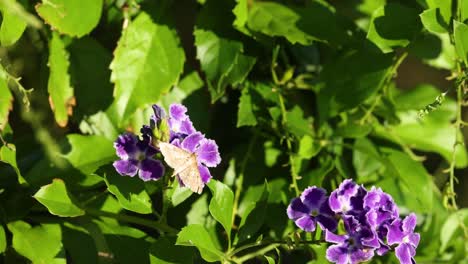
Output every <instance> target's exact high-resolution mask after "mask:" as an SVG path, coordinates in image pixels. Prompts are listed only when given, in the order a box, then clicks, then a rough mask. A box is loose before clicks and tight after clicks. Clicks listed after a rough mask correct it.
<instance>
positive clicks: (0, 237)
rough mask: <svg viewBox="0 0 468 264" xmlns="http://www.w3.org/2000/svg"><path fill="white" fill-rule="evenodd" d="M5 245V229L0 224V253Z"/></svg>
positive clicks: (3, 250)
mask: <svg viewBox="0 0 468 264" xmlns="http://www.w3.org/2000/svg"><path fill="white" fill-rule="evenodd" d="M6 246H7V241H6V236H5V229H3V226H1V225H0V254H2V253H3V252H5V249H6Z"/></svg>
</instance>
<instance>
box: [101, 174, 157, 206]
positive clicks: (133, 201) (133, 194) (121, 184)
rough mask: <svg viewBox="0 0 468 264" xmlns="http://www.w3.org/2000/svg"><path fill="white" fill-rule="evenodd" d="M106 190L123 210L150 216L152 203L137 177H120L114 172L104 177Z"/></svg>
mask: <svg viewBox="0 0 468 264" xmlns="http://www.w3.org/2000/svg"><path fill="white" fill-rule="evenodd" d="M105 181H106V185H107V189H108V190H109V192H110V193H112V194H113V195H115V197H117V200H118V201H119V203H120V205H122V207H123V208H125V209H127V210H130V211H133V212H137V213H140V214H150V213H151V212H152V211H153V210H152V203H151V199H150V197H149V195H148V193H147V192H146V190H145V185H144V183H143V181H142V180H140V179H139V178H138V177H134V178H132V177H128V176H121V175H118V174H117V173H115V172H112V173H109V174H107V175H106V177H105Z"/></svg>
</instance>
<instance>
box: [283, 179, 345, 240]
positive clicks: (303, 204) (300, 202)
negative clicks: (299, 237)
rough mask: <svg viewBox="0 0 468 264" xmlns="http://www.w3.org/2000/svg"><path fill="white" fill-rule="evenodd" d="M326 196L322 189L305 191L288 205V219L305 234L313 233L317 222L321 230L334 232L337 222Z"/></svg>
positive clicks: (313, 187) (312, 188)
mask: <svg viewBox="0 0 468 264" xmlns="http://www.w3.org/2000/svg"><path fill="white" fill-rule="evenodd" d="M326 194H327V192H326V191H325V190H324V189H322V188H318V187H315V186H312V187H309V188H307V189H305V190H304V192H302V194H301V196H300V197H298V198H294V199H293V200H292V201H291V204H289V206H288V209H287V213H288V217H289V218H290V219H292V220H294V222H295V223H296V225H297V226H298V227H299V228H300V229H302V230H304V231H307V232H312V231H314V230H315V228H316V225H317V222H318V223H319V225H320V227H321V228H322V229H323V230H325V229H328V230H332V231H334V230H335V229H336V227H337V221H336V219H335V216H334V213H333V212H332V210H331V209H330V206H329V205H328V196H327V195H326Z"/></svg>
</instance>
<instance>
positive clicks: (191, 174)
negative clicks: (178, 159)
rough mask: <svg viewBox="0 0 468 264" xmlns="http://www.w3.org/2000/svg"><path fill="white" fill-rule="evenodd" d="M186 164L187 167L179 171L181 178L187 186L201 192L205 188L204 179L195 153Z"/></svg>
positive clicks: (193, 190)
mask: <svg viewBox="0 0 468 264" xmlns="http://www.w3.org/2000/svg"><path fill="white" fill-rule="evenodd" d="M185 166H186V167H185V168H184V169H183V170H181V171H180V172H178V174H179V177H180V179H181V180H182V182H183V183H184V184H185V186H187V187H189V188H190V190H192V192H196V193H198V194H200V193H201V192H202V189H203V181H202V179H201V176H200V170H199V169H198V163H197V158H196V157H195V155H193V156H191V157H190V158H189V159H188V160H187V163H186V164H185Z"/></svg>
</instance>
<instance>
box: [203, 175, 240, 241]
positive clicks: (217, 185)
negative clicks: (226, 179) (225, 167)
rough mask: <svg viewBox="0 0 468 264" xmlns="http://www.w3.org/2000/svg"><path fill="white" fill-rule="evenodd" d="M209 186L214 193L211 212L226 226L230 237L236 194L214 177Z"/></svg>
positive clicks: (210, 207) (225, 228)
mask: <svg viewBox="0 0 468 264" xmlns="http://www.w3.org/2000/svg"><path fill="white" fill-rule="evenodd" d="M208 187H209V188H210V190H211V193H212V194H213V197H212V198H211V201H210V206H209V209H210V213H211V215H212V216H213V218H214V219H216V221H218V222H219V223H220V224H221V225H222V226H223V227H224V230H226V233H227V234H228V237H230V235H231V228H232V210H233V206H234V194H233V193H232V191H231V189H229V187H228V186H227V185H225V184H223V183H221V182H219V181H216V180H213V179H212V180H211V181H210V182H209V183H208Z"/></svg>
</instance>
